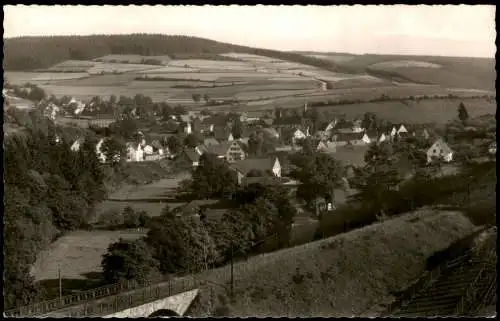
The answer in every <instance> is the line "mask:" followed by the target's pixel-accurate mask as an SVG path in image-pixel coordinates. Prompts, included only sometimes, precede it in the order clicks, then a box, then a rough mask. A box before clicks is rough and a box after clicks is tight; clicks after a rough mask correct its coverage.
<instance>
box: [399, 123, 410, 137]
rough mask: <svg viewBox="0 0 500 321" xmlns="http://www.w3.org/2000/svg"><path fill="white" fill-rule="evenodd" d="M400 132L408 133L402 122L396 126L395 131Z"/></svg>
mask: <svg viewBox="0 0 500 321" xmlns="http://www.w3.org/2000/svg"><path fill="white" fill-rule="evenodd" d="M402 133H406V134H407V133H408V130H407V129H406V127H405V125H404V124H401V125H400V126H399V128H398V131H397V134H398V135H400V134H402Z"/></svg>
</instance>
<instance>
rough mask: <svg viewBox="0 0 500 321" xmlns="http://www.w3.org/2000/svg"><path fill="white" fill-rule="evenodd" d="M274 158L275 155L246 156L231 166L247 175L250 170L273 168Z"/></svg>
mask: <svg viewBox="0 0 500 321" xmlns="http://www.w3.org/2000/svg"><path fill="white" fill-rule="evenodd" d="M275 160H276V158H275V157H266V158H247V159H244V160H240V161H237V162H236V163H234V164H232V165H231V168H233V169H235V170H237V171H238V172H240V173H241V174H243V175H247V174H248V173H249V172H250V171H252V170H261V171H269V170H272V169H273V165H274V162H275Z"/></svg>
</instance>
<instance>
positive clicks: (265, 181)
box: [241, 176, 281, 185]
mask: <svg viewBox="0 0 500 321" xmlns="http://www.w3.org/2000/svg"><path fill="white" fill-rule="evenodd" d="M241 184H242V185H250V184H262V185H279V184H281V179H280V178H279V177H275V176H268V177H243V178H242V179H241Z"/></svg>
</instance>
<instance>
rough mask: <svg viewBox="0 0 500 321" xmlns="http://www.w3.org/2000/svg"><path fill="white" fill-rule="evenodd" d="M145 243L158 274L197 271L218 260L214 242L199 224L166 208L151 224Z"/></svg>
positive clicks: (197, 221)
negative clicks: (158, 271) (156, 263)
mask: <svg viewBox="0 0 500 321" xmlns="http://www.w3.org/2000/svg"><path fill="white" fill-rule="evenodd" d="M146 242H147V243H148V244H149V245H150V246H151V247H152V248H153V249H154V257H155V258H156V259H157V260H158V261H159V262H160V266H159V268H160V271H161V272H162V273H176V272H184V273H186V272H196V271H200V270H202V269H206V268H208V267H209V266H211V265H212V264H213V263H214V262H215V261H216V259H217V257H218V254H217V251H216V246H215V242H214V240H213V239H212V238H211V236H210V235H209V233H208V230H207V229H206V228H205V227H204V226H203V224H202V222H200V221H199V220H197V219H195V218H192V217H186V216H183V215H182V214H179V215H176V213H174V212H173V211H171V210H170V209H169V208H168V207H166V208H165V209H164V210H163V212H162V215H161V216H160V217H159V218H157V219H156V220H155V221H154V222H153V223H152V224H151V229H150V230H149V232H148V235H147V237H146Z"/></svg>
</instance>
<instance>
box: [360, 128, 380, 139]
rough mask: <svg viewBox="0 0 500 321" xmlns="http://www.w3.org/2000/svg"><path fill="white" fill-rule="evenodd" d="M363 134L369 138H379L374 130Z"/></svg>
mask: <svg viewBox="0 0 500 321" xmlns="http://www.w3.org/2000/svg"><path fill="white" fill-rule="evenodd" d="M365 133H366V134H367V135H368V137H370V138H379V137H380V135H379V133H378V131H376V130H367V131H366V132H365ZM362 137H363V136H361V138H362Z"/></svg>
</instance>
